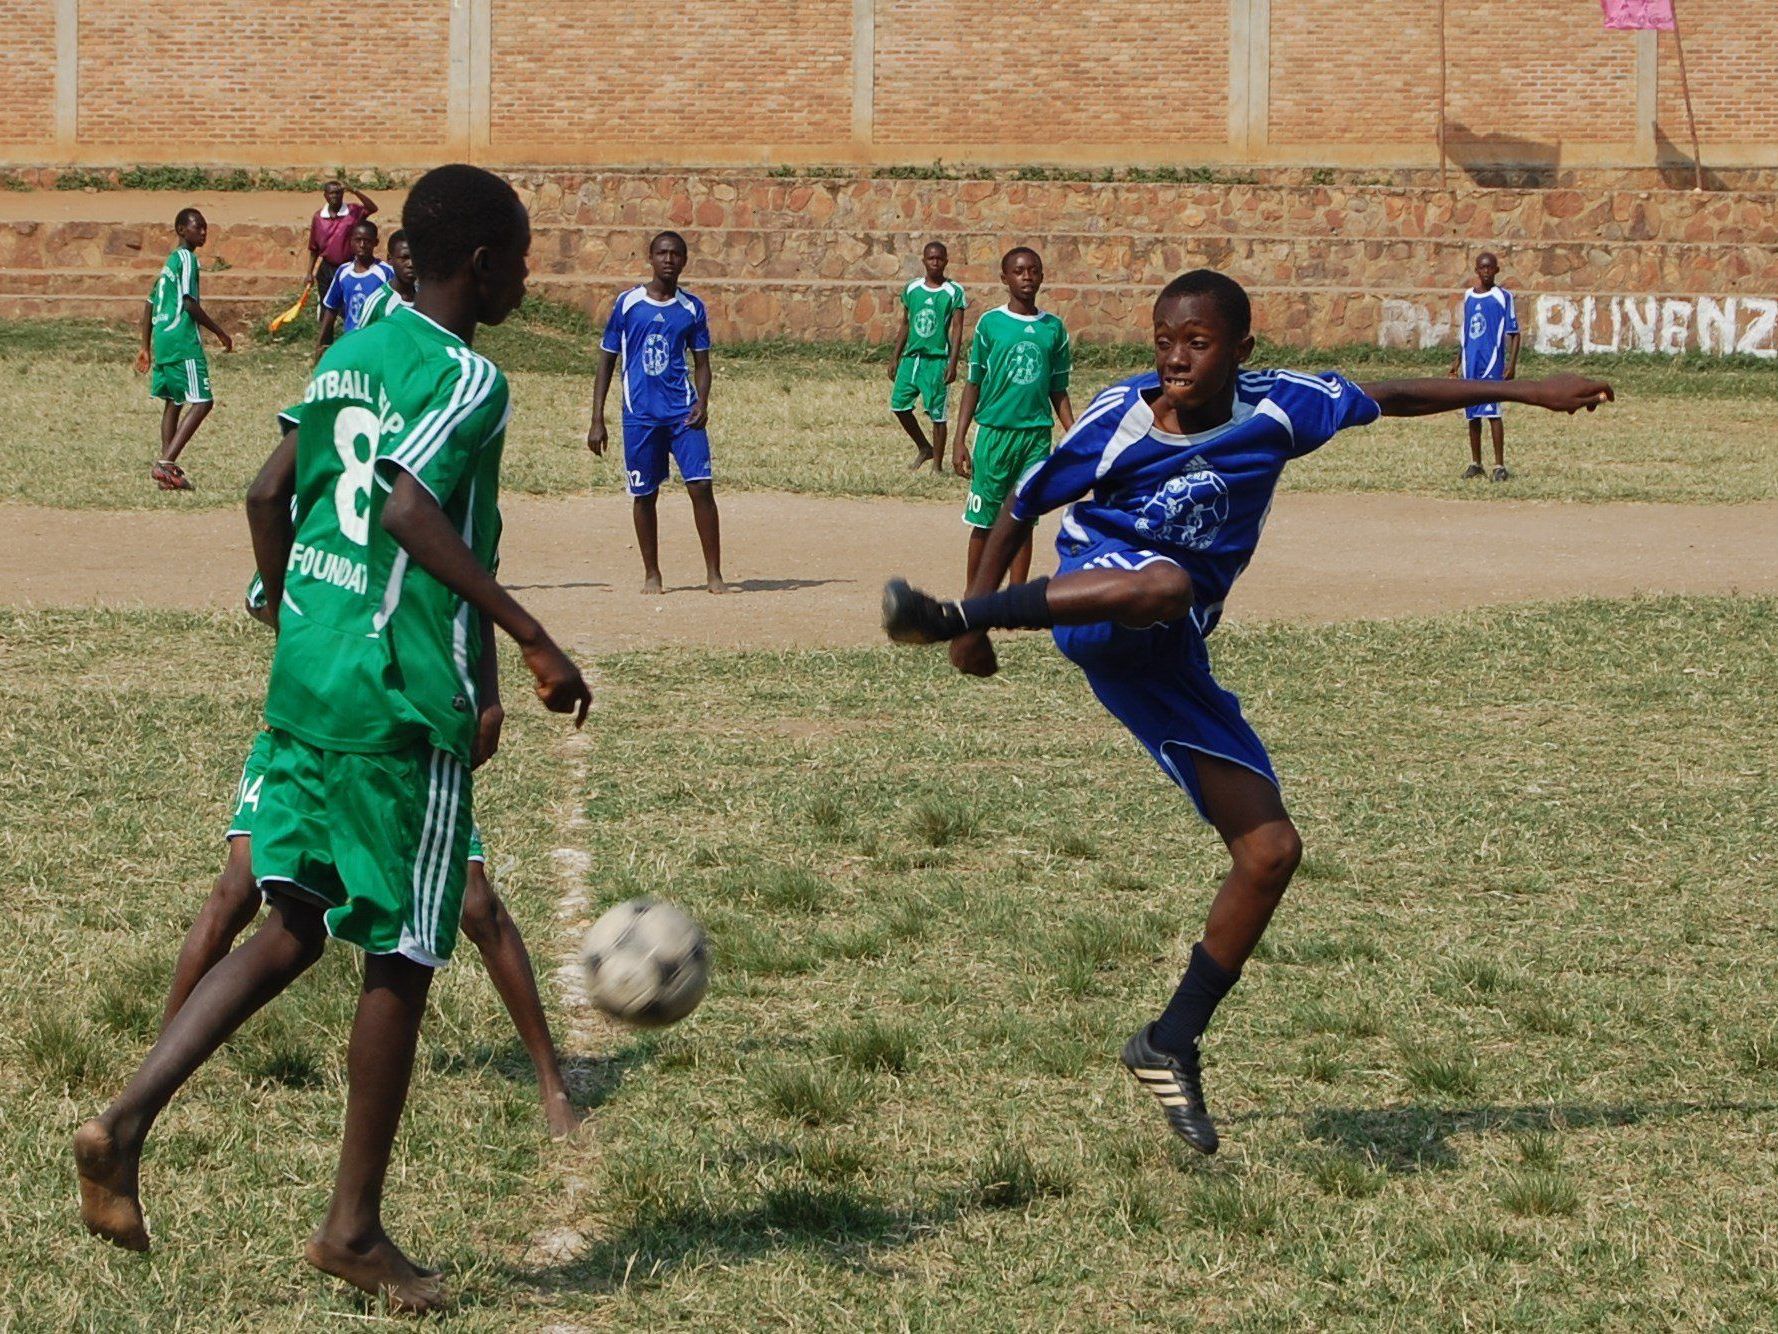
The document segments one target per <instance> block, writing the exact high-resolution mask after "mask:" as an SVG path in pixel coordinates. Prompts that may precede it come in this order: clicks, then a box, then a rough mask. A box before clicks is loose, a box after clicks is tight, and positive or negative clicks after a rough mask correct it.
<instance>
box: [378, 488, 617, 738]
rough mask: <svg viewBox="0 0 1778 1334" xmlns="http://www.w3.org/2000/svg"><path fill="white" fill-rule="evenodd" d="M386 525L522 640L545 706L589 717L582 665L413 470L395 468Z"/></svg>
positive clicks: (437, 575) (579, 719)
mask: <svg viewBox="0 0 1778 1334" xmlns="http://www.w3.org/2000/svg"><path fill="white" fill-rule="evenodd" d="M383 528H384V530H385V531H386V532H387V533H388V534H389V535H390V536H391V537H393V538H394V539H395V540H396V541H397V542H399V543H400V544H401V546H402V548H403V549H404V550H405V551H406V552H407V553H408V555H410V556H412V557H413V558H414V563H415V564H416V565H418V566H419V567H420V568H421V569H423V570H425V571H426V573H428V574H430V575H431V576H432V577H433V578H434V579H436V580H438V582H439V583H441V584H443V585H444V586H445V587H446V588H448V589H450V590H451V592H453V593H455V594H456V595H457V596H458V597H460V598H462V599H463V600H464V601H465V602H467V603H468V604H469V605H470V606H472V607H474V608H475V609H476V610H477V611H479V612H480V613H481V614H482V615H483V616H486V617H487V618H488V619H489V620H491V621H493V622H494V624H495V625H498V626H499V627H500V628H501V629H502V630H504V631H506V633H507V634H509V635H511V636H512V637H513V639H514V640H516V641H517V643H518V646H519V651H520V652H521V653H522V654H523V655H524V658H525V665H526V666H527V667H529V668H530V669H531V674H532V675H533V676H534V677H536V678H537V697H538V698H539V699H541V700H542V701H543V706H544V707H545V708H546V709H548V710H549V711H550V712H552V713H572V714H574V715H575V718H574V725H575V726H576V727H579V726H580V725H581V723H583V722H585V721H586V713H587V709H588V707H589V706H590V705H591V703H592V695H591V693H590V692H589V691H588V690H587V686H586V682H585V681H583V680H582V679H581V675H580V669H579V668H578V667H576V666H575V665H574V664H573V663H572V662H570V661H569V660H568V656H567V654H565V653H563V652H562V650H561V649H559V648H557V647H556V644H555V641H554V640H552V639H551V638H550V637H549V634H548V632H546V631H545V630H544V628H543V626H542V624H541V623H540V622H539V621H538V620H537V618H536V617H535V616H533V615H531V613H530V612H528V611H526V610H525V609H524V608H523V607H521V606H520V605H519V603H518V600H517V599H516V598H514V597H513V595H512V594H511V593H508V592H507V591H506V590H505V589H504V588H502V587H501V586H500V584H499V581H497V580H496V579H495V578H494V576H493V575H491V574H489V573H488V572H487V571H486V570H484V569H483V568H482V565H481V562H480V561H478V560H477V559H476V558H475V553H474V552H473V551H471V550H470V549H469V547H468V545H467V544H466V543H465V542H464V541H463V539H462V538H461V537H459V536H458V535H457V530H456V528H454V527H453V526H452V525H451V521H450V520H449V519H448V518H446V517H445V512H444V510H442V509H440V508H439V504H438V502H437V501H436V500H434V499H433V498H432V493H431V492H430V491H428V490H427V489H426V488H425V487H424V486H422V485H421V484H420V482H419V481H418V480H417V479H416V478H415V477H414V475H413V474H412V473H409V472H406V471H402V470H398V471H397V472H396V473H395V485H394V487H393V488H392V489H391V490H390V492H389V498H388V500H386V501H384V502H383Z"/></svg>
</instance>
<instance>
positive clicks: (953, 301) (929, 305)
mask: <svg viewBox="0 0 1778 1334" xmlns="http://www.w3.org/2000/svg"><path fill="white" fill-rule="evenodd" d="M901 304H902V306H903V307H905V308H906V310H907V313H908V340H907V342H906V343H904V344H903V345H902V349H901V354H902V356H904V357H945V356H949V355H950V352H951V316H953V315H955V314H956V313H957V312H958V311H960V310H962V309H963V308H964V307H965V306H967V305H968V304H969V302H968V300H967V299H966V298H965V297H964V295H963V288H962V287H961V286H959V285H958V284H957V283H954V282H952V281H951V280H950V279H949V278H947V279H945V281H944V282H942V283H940V284H939V285H938V286H937V287H928V286H927V285H926V280H925V279H924V278H916V279H914V281H913V282H911V283H909V284H908V285H907V286H906V287H904V288H902V289H901Z"/></svg>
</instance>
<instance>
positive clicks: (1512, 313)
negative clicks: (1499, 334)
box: [1500, 287, 1519, 336]
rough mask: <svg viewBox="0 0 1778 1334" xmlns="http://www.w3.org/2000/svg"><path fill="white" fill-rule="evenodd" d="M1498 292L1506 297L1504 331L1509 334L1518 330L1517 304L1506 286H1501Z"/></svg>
mask: <svg viewBox="0 0 1778 1334" xmlns="http://www.w3.org/2000/svg"><path fill="white" fill-rule="evenodd" d="M1500 294H1501V295H1502V296H1504V297H1505V298H1506V332H1507V334H1508V335H1509V336H1510V335H1513V334H1516V333H1518V332H1519V305H1518V302H1516V301H1514V300H1513V294H1512V293H1511V292H1509V291H1507V290H1506V288H1504V287H1503V288H1501V289H1500Z"/></svg>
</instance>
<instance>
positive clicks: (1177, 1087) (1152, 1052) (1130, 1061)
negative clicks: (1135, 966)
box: [1121, 1024, 1222, 1153]
mask: <svg viewBox="0 0 1778 1334" xmlns="http://www.w3.org/2000/svg"><path fill="white" fill-rule="evenodd" d="M1153 1028H1154V1025H1153V1024H1144V1025H1143V1026H1142V1027H1141V1028H1139V1029H1137V1030H1136V1032H1135V1034H1134V1035H1133V1036H1132V1037H1131V1038H1130V1040H1129V1041H1128V1042H1126V1043H1124V1051H1123V1056H1122V1058H1121V1059H1122V1060H1123V1063H1124V1068H1125V1069H1126V1070H1128V1071H1129V1072H1130V1073H1131V1074H1132V1075H1134V1076H1135V1077H1136V1082H1137V1083H1138V1084H1140V1085H1142V1087H1143V1088H1145V1089H1147V1090H1148V1091H1149V1092H1150V1093H1152V1094H1153V1095H1154V1097H1155V1100H1156V1101H1157V1102H1159V1103H1160V1104H1161V1111H1162V1112H1163V1113H1165V1115H1166V1117H1167V1124H1168V1125H1169V1126H1170V1127H1172V1130H1173V1133H1174V1134H1175V1135H1178V1136H1179V1138H1180V1139H1182V1140H1184V1141H1185V1142H1186V1143H1187V1144H1189V1145H1191V1146H1192V1148H1194V1149H1196V1150H1197V1151H1198V1152H1199V1153H1215V1152H1216V1150H1217V1147H1218V1146H1219V1145H1220V1144H1221V1142H1222V1141H1221V1140H1220V1139H1218V1138H1217V1135H1216V1125H1215V1123H1214V1122H1212V1121H1211V1119H1210V1113H1209V1111H1208V1110H1206V1108H1205V1107H1204V1079H1203V1074H1202V1072H1201V1070H1200V1068H1199V1065H1198V1049H1197V1048H1196V1047H1195V1046H1194V1047H1193V1048H1192V1049H1191V1051H1190V1053H1189V1054H1187V1055H1185V1056H1183V1057H1181V1056H1175V1055H1174V1054H1173V1053H1171V1052H1164V1051H1162V1050H1161V1049H1160V1048H1159V1047H1157V1046H1155V1045H1154V1043H1153V1042H1151V1041H1149V1033H1150V1031H1151V1030H1152V1029H1153Z"/></svg>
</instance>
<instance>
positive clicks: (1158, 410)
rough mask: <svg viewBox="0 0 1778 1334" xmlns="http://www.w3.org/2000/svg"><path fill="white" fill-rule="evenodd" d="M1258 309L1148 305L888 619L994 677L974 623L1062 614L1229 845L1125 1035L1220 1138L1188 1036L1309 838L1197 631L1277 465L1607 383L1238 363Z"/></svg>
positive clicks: (1176, 1104) (1191, 1139)
mask: <svg viewBox="0 0 1778 1334" xmlns="http://www.w3.org/2000/svg"><path fill="white" fill-rule="evenodd" d="M1251 325H1252V314H1251V308H1250V307H1249V304H1248V300H1247V293H1246V292H1244V291H1243V290H1242V289H1241V286H1240V284H1238V283H1236V282H1235V281H1234V280H1233V279H1231V278H1228V277H1226V276H1224V275H1223V274H1220V273H1215V272H1212V271H1210V270H1207V269H1198V270H1195V271H1193V272H1191V273H1187V274H1185V275H1183V276H1181V277H1179V278H1175V279H1174V280H1173V281H1172V282H1171V283H1169V284H1167V286H1166V288H1164V289H1163V290H1162V292H1161V294H1160V297H1159V299H1158V300H1156V302H1155V305H1154V326H1153V331H1152V332H1153V337H1154V348H1155V368H1154V369H1153V370H1151V371H1147V372H1144V373H1143V374H1141V375H1138V376H1134V377H1132V378H1131V379H1129V380H1126V381H1124V382H1123V383H1122V384H1117V385H1113V386H1112V387H1111V388H1109V389H1107V390H1105V391H1104V392H1103V393H1101V394H1100V395H1099V396H1098V397H1097V398H1095V399H1094V400H1093V401H1092V403H1091V404H1090V405H1089V406H1088V407H1087V409H1086V411H1084V412H1083V413H1081V415H1080V420H1079V421H1078V422H1077V423H1076V424H1075V427H1074V429H1073V430H1072V431H1070V432H1069V433H1068V435H1067V437H1066V438H1065V439H1064V440H1063V441H1062V444H1061V446H1060V447H1059V448H1058V449H1057V450H1056V452H1055V453H1054V454H1053V455H1052V456H1051V457H1050V458H1049V459H1048V460H1046V461H1045V462H1044V463H1043V464H1042V465H1041V466H1039V467H1036V468H1033V469H1032V470H1031V471H1030V472H1028V473H1026V474H1025V475H1024V477H1023V478H1021V479H1020V481H1019V482H1018V484H1017V486H1016V487H1015V489H1014V491H1013V495H1012V499H1011V500H1010V501H1009V503H1008V504H1007V507H1006V508H1005V510H1004V511H1003V512H1002V513H1001V515H1000V518H999V519H998V520H997V521H996V522H995V524H994V529H993V532H992V533H991V534H989V536H988V539H987V546H986V550H985V551H984V552H983V554H982V560H981V566H980V568H979V569H978V570H977V571H976V573H975V577H974V578H973V579H972V580H971V581H970V585H969V589H968V593H967V595H966V596H965V597H964V599H963V601H961V602H957V603H940V602H938V601H937V600H935V599H933V598H931V597H928V596H927V595H926V594H924V593H921V592H919V591H917V590H915V589H911V588H909V587H908V586H907V585H906V584H905V583H903V582H901V581H900V580H895V581H892V582H891V583H890V585H889V586H888V588H887V589H885V590H884V594H883V612H884V627H885V629H886V630H887V631H888V633H889V637H890V638H891V639H894V640H898V641H900V642H903V643H934V642H938V641H941V640H949V641H950V644H951V661H952V663H953V665H955V666H956V667H957V668H958V670H960V671H963V672H967V673H969V674H971V675H974V676H989V675H992V674H993V672H994V671H995V668H996V663H995V658H994V648H993V645H992V644H991V643H990V642H989V639H988V635H987V632H988V631H989V630H992V629H1000V628H1007V629H1013V628H1031V629H1036V628H1041V627H1052V626H1053V627H1054V635H1055V640H1056V647H1058V648H1059V649H1061V651H1062V653H1063V655H1064V656H1065V657H1067V658H1069V659H1071V660H1072V661H1073V662H1074V663H1076V664H1077V665H1078V666H1079V667H1080V668H1081V669H1082V671H1083V672H1085V674H1086V678H1087V682H1088V684H1089V685H1091V686H1092V688H1093V693H1094V694H1095V695H1097V696H1098V698H1099V701H1100V702H1101V703H1102V704H1104V705H1105V707H1106V709H1107V710H1109V711H1110V713H1111V714H1112V716H1114V717H1115V718H1117V720H1118V721H1119V722H1121V723H1123V725H1124V726H1125V727H1127V728H1128V729H1129V730H1130V732H1131V733H1132V734H1133V735H1134V736H1135V737H1136V739H1137V740H1139V741H1140V742H1141V743H1142V744H1143V746H1144V747H1146V748H1147V750H1148V752H1149V754H1150V755H1152V756H1153V757H1154V759H1155V762H1156V763H1157V764H1159V765H1160V767H1161V769H1162V771H1163V772H1164V773H1166V775H1167V776H1168V777H1169V778H1171V779H1172V780H1173V781H1174V782H1175V783H1177V784H1178V785H1179V786H1180V787H1182V788H1184V789H1185V792H1186V794H1187V795H1188V796H1189V797H1190V798H1191V800H1192V803H1193V805H1195V806H1196V807H1197V810H1198V813H1199V814H1200V815H1201V816H1203V818H1204V819H1205V820H1207V821H1209V822H1210V824H1212V825H1213V826H1214V827H1215V829H1216V832H1217V834H1218V835H1220V836H1221V838H1222V841H1223V843H1224V845H1225V846H1226V847H1227V848H1228V851H1229V856H1230V860H1231V865H1230V868H1229V872H1228V875H1227V876H1226V877H1225V878H1224V880H1223V882H1222V885H1221V887H1220V888H1219V889H1218V890H1217V892H1216V896H1215V898H1214V899H1213V900H1212V901H1211V904H1210V915H1209V920H1208V921H1207V923H1206V924H1205V928H1204V936H1203V939H1202V940H1200V941H1199V942H1198V944H1196V945H1195V946H1193V948H1192V952H1191V961H1190V964H1189V965H1188V966H1187V968H1186V971H1185V975H1184V976H1183V977H1182V978H1181V979H1180V982H1179V986H1178V988H1177V990H1176V991H1175V992H1174V994H1173V998H1172V1000H1171V1001H1169V1002H1168V1004H1167V1007H1166V1009H1165V1010H1164V1011H1163V1012H1162V1013H1161V1015H1160V1017H1159V1018H1157V1019H1156V1020H1155V1021H1154V1022H1153V1023H1149V1024H1144V1025H1143V1026H1142V1027H1141V1028H1140V1029H1138V1030H1137V1031H1136V1033H1135V1034H1134V1035H1133V1036H1132V1037H1131V1038H1130V1040H1129V1042H1128V1043H1127V1044H1126V1045H1125V1047H1124V1051H1123V1062H1124V1064H1125V1065H1126V1066H1127V1067H1128V1068H1129V1069H1130V1072H1131V1073H1132V1074H1133V1075H1134V1076H1135V1077H1136V1079H1137V1080H1138V1081H1140V1083H1141V1085H1142V1087H1144V1088H1145V1089H1147V1090H1148V1091H1149V1092H1150V1093H1151V1094H1153V1095H1154V1096H1155V1098H1156V1099H1157V1100H1158V1101H1159V1102H1160V1105H1161V1110H1162V1112H1163V1113H1164V1114H1165V1116H1166V1118H1167V1122H1168V1124H1169V1126H1170V1127H1171V1128H1172V1129H1173V1131H1174V1132H1175V1133H1177V1134H1178V1135H1179V1136H1180V1137H1181V1138H1183V1139H1184V1140H1185V1141H1186V1143H1188V1144H1189V1145H1191V1146H1192V1147H1193V1148H1194V1149H1197V1150H1198V1151H1200V1152H1202V1153H1214V1152H1215V1151H1216V1148H1217V1143H1218V1139H1217V1133H1216V1126H1215V1124H1214V1123H1213V1122H1212V1121H1211V1119H1210V1113H1209V1112H1208V1111H1207V1110H1206V1108H1205V1105H1204V1089H1203V1079H1202V1074H1201V1068H1200V1061H1199V1055H1198V1042H1199V1039H1200V1038H1201V1037H1202V1035H1203V1033H1204V1030H1205V1028H1206V1026H1207V1025H1208V1024H1209V1022H1210V1016H1211V1014H1212V1013H1213V1012H1214V1011H1215V1009H1216V1006H1217V1004H1218V1002H1219V1001H1221V1000H1222V998H1223V996H1224V995H1226V994H1227V992H1228V990H1229V988H1231V987H1232V986H1234V984H1235V981H1236V979H1238V978H1239V977H1240V975H1241V968H1242V965H1243V964H1245V963H1246V962H1247V959H1248V956H1249V955H1250V954H1251V953H1252V952H1253V948H1254V946H1255V945H1257V944H1258V943H1259V938H1260V935H1261V934H1262V933H1263V932H1264V931H1265V929H1266V923H1267V922H1268V921H1270V920H1271V916H1272V913H1273V911H1274V910H1275V909H1276V908H1277V906H1278V903H1279V901H1280V899H1281V898H1282V897H1283V894H1284V889H1285V886H1286V885H1288V884H1289V883H1290V878H1291V875H1292V873H1294V872H1295V870H1296V866H1297V862H1298V860H1299V858H1300V857H1301V855H1302V842H1301V840H1300V839H1299V838H1298V836H1297V831H1296V827H1295V825H1293V824H1292V823H1291V820H1290V816H1289V815H1288V814H1286V812H1285V809H1284V802H1283V799H1282V798H1281V797H1280V795H1279V791H1278V780H1277V778H1276V777H1275V776H1274V774H1273V772H1272V762H1271V760H1270V759H1269V758H1268V757H1267V755H1266V749H1265V746H1264V745H1262V744H1261V742H1260V739H1259V737H1258V736H1257V735H1255V733H1254V731H1253V728H1252V727H1250V726H1249V725H1248V723H1247V720H1246V719H1245V718H1243V717H1242V716H1241V707H1240V702H1239V701H1238V700H1237V699H1236V698H1235V697H1234V695H1232V694H1230V693H1229V692H1228V691H1227V690H1224V689H1223V688H1222V687H1221V686H1220V685H1219V684H1218V683H1217V681H1216V679H1215V677H1213V676H1212V675H1211V674H1210V659H1209V655H1208V654H1207V652H1206V650H1205V647H1204V641H1205V638H1206V637H1207V636H1208V635H1209V634H1210V632H1211V631H1212V630H1214V629H1215V628H1216V623H1217V621H1218V620H1219V619H1220V618H1221V616H1222V608H1223V602H1224V600H1225V599H1226V598H1227V597H1228V595H1229V591H1230V589H1231V587H1232V586H1233V584H1234V582H1235V579H1236V577H1237V576H1238V575H1239V574H1240V573H1241V571H1242V570H1244V569H1245V568H1246V567H1247V562H1248V561H1249V560H1250V559H1251V558H1252V556H1253V550H1254V546H1255V544H1256V543H1257V542H1258V541H1259V534H1260V529H1261V527H1262V526H1263V525H1264V522H1265V517H1266V512H1267V510H1268V509H1269V508H1270V506H1271V503H1272V492H1273V489H1274V487H1275V486H1276V485H1277V482H1278V477H1279V474H1280V473H1282V472H1283V470H1284V465H1285V464H1286V463H1288V462H1289V461H1290V460H1291V459H1295V458H1301V457H1302V456H1303V455H1305V454H1307V453H1309V452H1310V451H1311V450H1313V449H1317V448H1319V447H1320V446H1321V445H1322V444H1324V443H1326V442H1327V441H1328V440H1330V439H1331V438H1332V437H1333V436H1334V435H1335V434H1336V433H1337V432H1339V431H1341V430H1343V429H1345V428H1347V427H1353V426H1364V425H1367V424H1368V423H1370V422H1373V421H1375V420H1376V419H1377V418H1378V417H1379V416H1390V417H1418V416H1425V415H1427V414H1430V413H1435V412H1452V411H1456V410H1457V409H1459V408H1466V407H1469V406H1470V405H1472V404H1475V403H1486V402H1489V401H1492V400H1493V399H1495V398H1505V399H1509V400H1510V401H1512V402H1515V403H1531V404H1535V405H1536V406H1538V407H1542V408H1549V409H1552V410H1554V411H1557V412H1575V411H1578V410H1579V409H1581V408H1586V409H1588V410H1589V411H1590V410H1592V409H1593V408H1595V407H1597V406H1598V405H1599V404H1601V403H1604V402H1608V401H1609V400H1610V399H1611V396H1612V394H1611V386H1609V385H1607V384H1605V383H1604V382H1602V381H1599V380H1588V379H1584V378H1582V377H1581V376H1578V375H1557V376H1553V377H1551V378H1549V379H1547V380H1520V381H1504V382H1502V381H1493V380H1450V379H1425V380H1391V381H1384V382H1381V383H1377V384H1368V385H1363V386H1360V385H1356V384H1354V383H1352V381H1350V380H1348V379H1346V378H1345V377H1343V376H1340V375H1334V374H1327V375H1306V374H1300V373H1298V372H1296V371H1282V370H1281V371H1251V372H1249V371H1243V370H1242V369H1241V365H1242V363H1243V362H1245V361H1246V360H1247V358H1248V357H1249V356H1251V355H1252V353H1253V335H1252V332H1251ZM1063 506H1068V507H1069V508H1068V509H1067V512H1066V516H1065V517H1064V518H1063V520H1062V527H1061V533H1060V536H1059V537H1058V538H1057V541H1056V547H1057V550H1058V551H1059V552H1060V554H1061V566H1060V571H1059V573H1057V575H1056V576H1055V578H1053V579H1037V580H1033V581H1032V582H1030V583H1023V584H1014V585H1013V586H1012V587H1010V588H1007V589H1006V590H1004V591H1003V592H996V591H995V590H996V589H997V588H999V585H1000V580H1001V578H1002V577H1003V576H1004V575H1005V573H1006V571H1007V570H1008V569H1010V568H1011V567H1012V564H1013V561H1014V559H1015V558H1016V557H1017V555H1018V552H1019V551H1020V550H1021V548H1023V546H1024V545H1025V543H1026V542H1027V541H1029V539H1030V535H1031V529H1032V525H1033V524H1034V523H1035V521H1036V519H1037V516H1038V515H1039V514H1044V513H1047V512H1049V511H1050V510H1054V509H1059V508H1061V507H1063Z"/></svg>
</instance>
